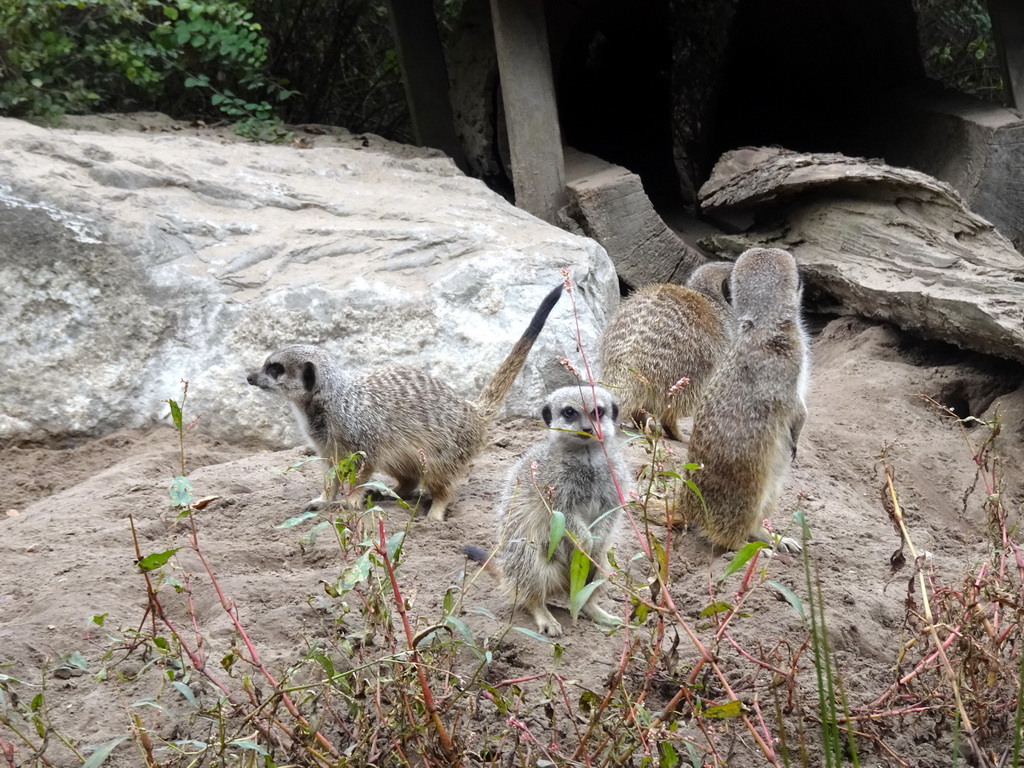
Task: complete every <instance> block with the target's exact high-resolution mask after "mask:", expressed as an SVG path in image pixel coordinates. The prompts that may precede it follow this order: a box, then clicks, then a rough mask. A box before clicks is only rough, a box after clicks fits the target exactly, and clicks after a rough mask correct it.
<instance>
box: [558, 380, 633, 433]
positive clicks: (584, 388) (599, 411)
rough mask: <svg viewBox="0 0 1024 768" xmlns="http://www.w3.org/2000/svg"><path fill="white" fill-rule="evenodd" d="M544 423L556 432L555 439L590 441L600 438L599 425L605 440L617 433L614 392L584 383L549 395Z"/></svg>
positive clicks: (617, 416) (617, 413)
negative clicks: (598, 434)
mask: <svg viewBox="0 0 1024 768" xmlns="http://www.w3.org/2000/svg"><path fill="white" fill-rule="evenodd" d="M541 416H543V418H544V423H545V424H547V425H548V427H550V428H551V429H553V430H557V432H555V433H553V434H554V436H555V437H556V438H561V437H565V438H568V439H572V440H580V441H583V440H590V439H591V438H593V437H596V436H597V432H598V430H597V425H598V424H600V425H601V435H602V436H603V437H605V438H608V437H611V436H612V435H614V434H615V429H616V424H617V423H618V418H619V406H618V404H617V403H616V402H615V399H614V398H613V397H612V393H611V392H609V391H608V390H607V389H604V388H603V387H591V386H590V385H589V384H582V385H579V386H575V387H562V388H561V389H556V390H555V391H554V392H552V393H551V394H550V395H548V398H547V401H546V402H545V403H544V407H543V409H541Z"/></svg>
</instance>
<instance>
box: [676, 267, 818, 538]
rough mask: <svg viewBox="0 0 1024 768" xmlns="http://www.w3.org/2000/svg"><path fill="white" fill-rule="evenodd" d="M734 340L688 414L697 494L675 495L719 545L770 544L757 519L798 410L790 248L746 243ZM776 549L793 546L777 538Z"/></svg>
mask: <svg viewBox="0 0 1024 768" xmlns="http://www.w3.org/2000/svg"><path fill="white" fill-rule="evenodd" d="M730 289H731V293H732V306H733V311H734V313H735V316H736V329H735V336H734V338H733V342H732V344H731V346H730V347H729V351H728V353H727V354H726V356H725V358H724V359H723V361H722V363H721V365H719V367H718V370H717V371H716V372H715V374H714V376H712V378H711V381H710V382H708V385H707V387H706V388H705V390H704V396H703V398H702V400H701V402H700V404H699V405H698V407H697V410H696V413H695V414H694V417H693V433H692V435H691V436H690V446H689V457H688V461H690V462H692V463H699V464H701V465H703V466H702V468H701V469H700V470H699V471H697V472H695V473H694V474H693V475H692V478H691V479H692V480H693V481H694V482H695V483H696V484H697V487H698V488H699V489H700V491H701V494H702V496H703V499H704V504H701V501H700V499H698V498H697V497H696V495H695V494H692V493H686V494H685V495H684V496H683V499H682V504H683V512H684V516H685V518H686V519H688V520H697V521H700V528H701V530H702V532H703V533H704V535H705V536H706V537H707V538H708V539H710V540H711V542H713V543H714V544H717V545H718V546H720V547H724V548H726V549H739V548H740V547H742V546H743V545H744V544H746V543H747V541H749V540H750V539H756V540H759V541H764V542H766V543H769V544H771V543H772V542H773V540H772V537H771V534H769V533H768V531H767V530H766V529H765V528H764V526H763V524H762V521H763V520H764V519H765V518H766V517H767V516H768V515H769V513H770V512H771V511H772V509H773V508H774V505H775V502H776V499H777V497H778V495H779V492H780V490H781V488H782V483H783V481H784V480H785V478H786V473H787V470H788V467H789V464H790V462H791V460H792V458H793V457H795V456H796V444H797V439H798V438H799V436H800V430H801V428H802V427H803V424H804V419H805V418H806V416H807V405H806V393H807V383H808V370H809V362H808V351H807V335H806V333H805V331H804V329H803V324H802V321H801V318H800V278H799V275H798V273H797V267H796V261H795V260H794V259H793V257H792V255H790V254H789V253H787V252H786V251H783V250H779V249H777V248H752V249H750V250H748V251H745V252H744V253H743V254H742V255H741V256H740V257H739V259H737V261H736V266H735V267H734V268H733V272H732V278H731V280H730ZM779 549H780V550H782V551H784V552H799V551H800V549H801V545H800V543H799V542H797V541H795V540H793V539H788V538H783V539H782V540H781V541H780V542H779Z"/></svg>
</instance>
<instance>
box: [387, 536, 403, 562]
mask: <svg viewBox="0 0 1024 768" xmlns="http://www.w3.org/2000/svg"><path fill="white" fill-rule="evenodd" d="M404 541H405V531H399V532H398V533H396V534H395V535H393V536H392V537H391V538H390V539H388V561H389V562H390V563H391V564H392V565H395V564H396V563H397V562H398V558H399V557H400V556H401V554H402V543H403V542H404Z"/></svg>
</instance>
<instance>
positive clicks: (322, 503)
mask: <svg viewBox="0 0 1024 768" xmlns="http://www.w3.org/2000/svg"><path fill="white" fill-rule="evenodd" d="M330 506H331V502H329V501H327V499H325V498H324V497H323V496H314V497H313V498H312V499H310V500H309V501H308V502H306V506H305V508H304V509H303V511H304V512H323V511H325V510H326V509H327V508H328V507H330Z"/></svg>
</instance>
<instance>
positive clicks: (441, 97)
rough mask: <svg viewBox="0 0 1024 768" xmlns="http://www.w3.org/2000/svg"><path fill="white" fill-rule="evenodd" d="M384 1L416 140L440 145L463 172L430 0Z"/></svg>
mask: <svg viewBox="0 0 1024 768" xmlns="http://www.w3.org/2000/svg"><path fill="white" fill-rule="evenodd" d="M387 4H388V14H389V16H390V19H391V37H392V38H393V39H394V41H395V50H396V52H397V53H398V63H399V66H400V67H401V68H402V83H403V85H404V86H405V98H406V102H407V103H408V105H409V114H410V116H411V117H412V129H413V132H414V133H415V134H416V143H417V144H419V145H420V146H421V147H435V148H436V149H440V150H441V151H443V152H444V153H445V154H446V155H448V156H449V157H451V158H452V159H453V160H454V161H455V164H456V165H457V166H459V168H460V169H462V171H464V172H465V171H467V170H468V167H469V166H468V164H467V162H466V154H465V152H464V151H463V149H462V143H461V142H460V141H459V138H458V136H457V135H456V134H455V123H454V121H453V119H452V105H451V100H450V99H449V97H448V88H449V84H448V70H447V68H446V67H445V63H444V53H443V51H442V50H441V38H440V36H439V35H438V32H437V19H436V17H435V16H434V7H433V4H432V3H431V2H430V0H387Z"/></svg>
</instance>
